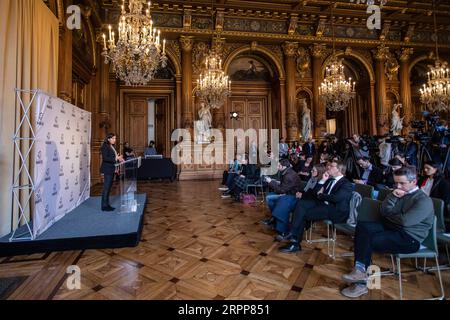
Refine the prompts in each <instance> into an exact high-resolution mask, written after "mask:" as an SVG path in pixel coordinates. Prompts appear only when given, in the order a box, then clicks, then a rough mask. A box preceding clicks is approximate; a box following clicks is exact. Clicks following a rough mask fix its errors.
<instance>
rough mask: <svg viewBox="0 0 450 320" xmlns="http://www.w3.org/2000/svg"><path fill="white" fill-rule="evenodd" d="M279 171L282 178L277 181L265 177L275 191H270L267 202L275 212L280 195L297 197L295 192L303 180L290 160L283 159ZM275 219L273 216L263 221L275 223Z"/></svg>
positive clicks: (268, 223) (271, 210) (267, 223)
mask: <svg viewBox="0 0 450 320" xmlns="http://www.w3.org/2000/svg"><path fill="white" fill-rule="evenodd" d="M278 172H279V173H280V176H281V180H280V181H276V180H273V179H272V178H270V177H265V178H264V179H265V181H266V182H267V183H268V185H269V187H271V188H272V189H273V190H274V192H270V193H269V194H267V196H266V203H267V205H268V207H269V209H270V212H273V210H274V208H275V205H276V203H277V201H278V199H279V198H280V197H282V196H283V195H292V196H294V198H295V194H296V193H297V191H298V190H299V188H300V184H301V180H300V178H299V176H298V175H297V173H296V172H295V171H294V170H293V169H292V168H291V165H290V163H289V160H287V159H281V160H280V162H279V164H278ZM274 222H275V219H274V218H273V217H271V218H269V219H266V220H264V221H263V223H264V224H266V225H273V223H274Z"/></svg>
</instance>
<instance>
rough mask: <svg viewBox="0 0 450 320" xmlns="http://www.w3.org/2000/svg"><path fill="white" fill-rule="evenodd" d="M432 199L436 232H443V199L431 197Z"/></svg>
mask: <svg viewBox="0 0 450 320" xmlns="http://www.w3.org/2000/svg"><path fill="white" fill-rule="evenodd" d="M431 200H433V207H434V215H435V216H436V219H437V222H436V232H445V220H444V205H445V204H444V201H442V200H441V199H436V198H431Z"/></svg>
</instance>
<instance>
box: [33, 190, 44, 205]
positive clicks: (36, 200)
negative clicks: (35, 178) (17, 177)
mask: <svg viewBox="0 0 450 320" xmlns="http://www.w3.org/2000/svg"><path fill="white" fill-rule="evenodd" d="M41 202H42V196H41V189H38V190H37V191H36V198H35V200H34V203H35V204H38V203H41Z"/></svg>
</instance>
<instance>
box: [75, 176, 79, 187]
mask: <svg viewBox="0 0 450 320" xmlns="http://www.w3.org/2000/svg"><path fill="white" fill-rule="evenodd" d="M75 185H76V186H77V185H78V176H75Z"/></svg>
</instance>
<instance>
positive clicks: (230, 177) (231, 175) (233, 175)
mask: <svg viewBox="0 0 450 320" xmlns="http://www.w3.org/2000/svg"><path fill="white" fill-rule="evenodd" d="M237 176H238V175H237V173H232V172H231V173H230V172H229V173H228V176H227V187H228V189H229V190H231V189H233V187H234V178H236V177H237Z"/></svg>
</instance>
